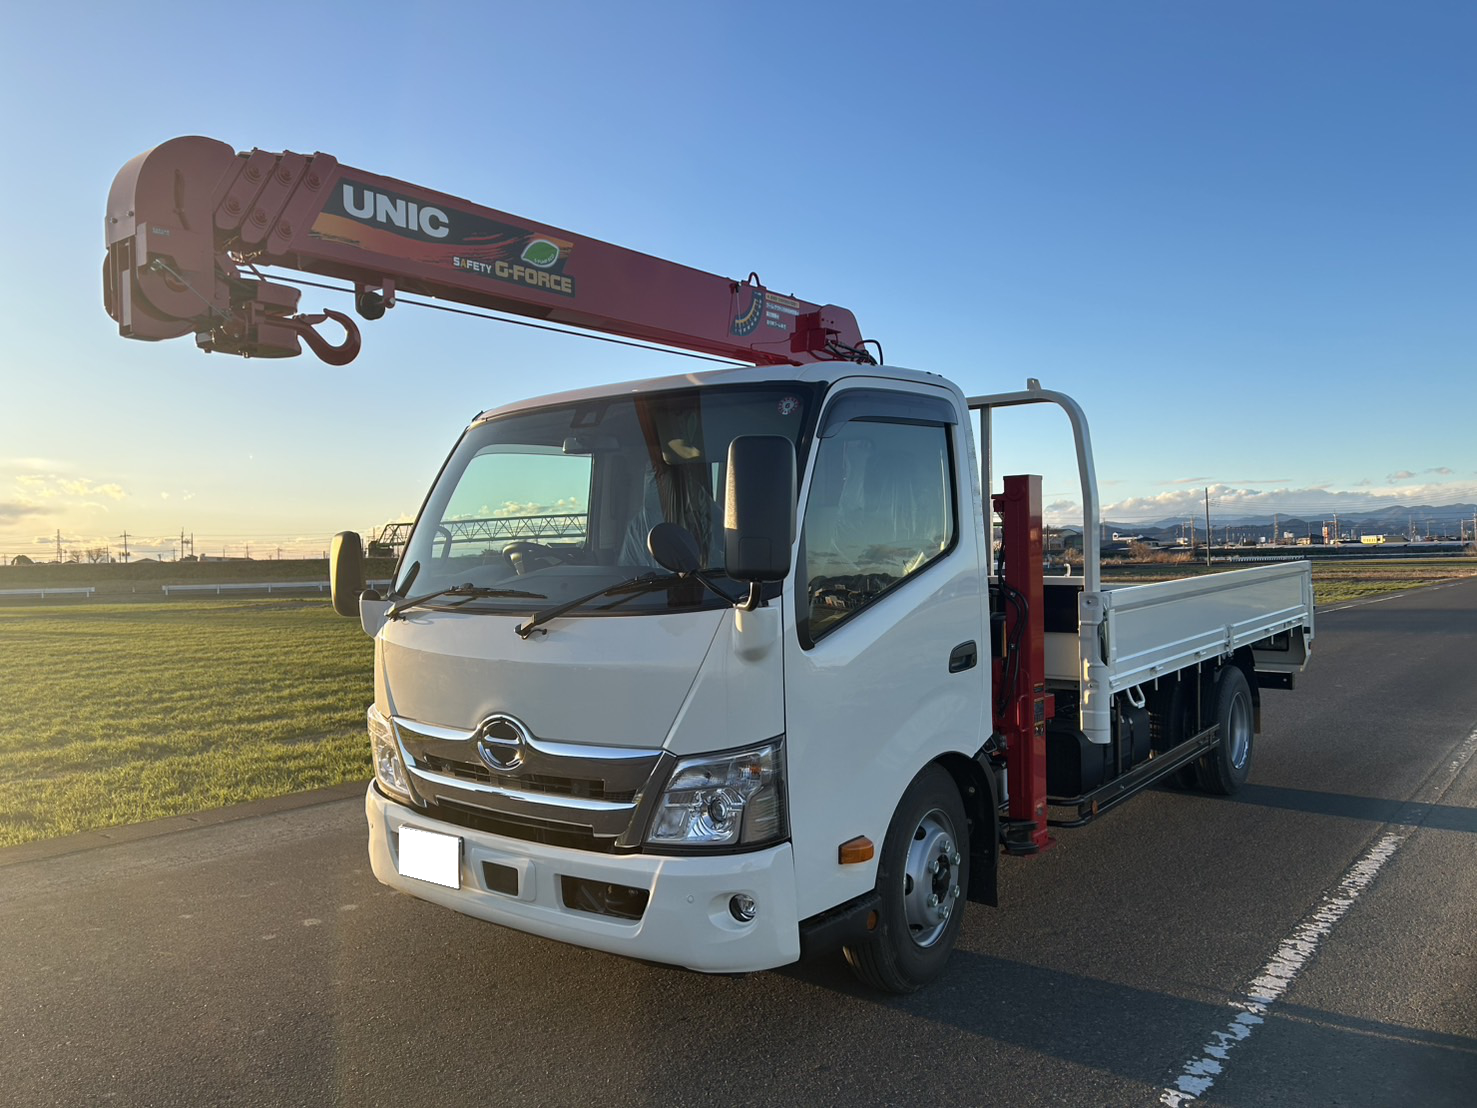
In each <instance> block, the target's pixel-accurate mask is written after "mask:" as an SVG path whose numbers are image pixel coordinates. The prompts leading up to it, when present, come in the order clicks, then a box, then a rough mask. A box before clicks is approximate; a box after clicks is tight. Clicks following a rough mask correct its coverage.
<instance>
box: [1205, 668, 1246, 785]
mask: <svg viewBox="0 0 1477 1108" xmlns="http://www.w3.org/2000/svg"><path fill="white" fill-rule="evenodd" d="M1215 721H1216V724H1217V726H1218V727H1219V729H1220V741H1219V742H1217V743H1216V746H1215V749H1214V750H1212V751H1210V753H1208V754H1206V755H1205V757H1204V758H1202V759H1201V761H1200V766H1199V770H1200V773H1199V785H1200V788H1201V789H1202V790H1204V791H1205V792H1208V793H1215V794H1217V795H1219V796H1230V795H1231V794H1232V793H1234V792H1235V791H1236V790H1237V789H1239V788H1241V786H1242V785H1244V784H1245V783H1246V778H1247V777H1248V776H1249V775H1250V774H1251V748H1252V744H1253V742H1254V740H1255V738H1256V716H1255V713H1254V712H1253V710H1252V700H1251V686H1250V685H1249V684H1247V682H1246V674H1244V673H1242V672H1241V670H1240V669H1239V668H1237V667H1236V666H1231V665H1228V666H1226V667H1225V668H1224V669H1223V670H1221V675H1220V677H1219V678H1218V679H1217V680H1216V683H1215Z"/></svg>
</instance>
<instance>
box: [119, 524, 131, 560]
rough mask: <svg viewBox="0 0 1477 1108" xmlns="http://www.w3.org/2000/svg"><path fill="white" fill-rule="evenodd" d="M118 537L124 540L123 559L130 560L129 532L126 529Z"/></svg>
mask: <svg viewBox="0 0 1477 1108" xmlns="http://www.w3.org/2000/svg"><path fill="white" fill-rule="evenodd" d="M118 537H119V538H120V539H122V540H123V560H124V561H125V562H126V561H128V558H129V554H128V532H127V531H126V530H125V531H124V532H123V534H121V535H119V536H118Z"/></svg>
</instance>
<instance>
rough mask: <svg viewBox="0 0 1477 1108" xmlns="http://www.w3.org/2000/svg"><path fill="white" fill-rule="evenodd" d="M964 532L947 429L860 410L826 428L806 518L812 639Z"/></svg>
mask: <svg viewBox="0 0 1477 1108" xmlns="http://www.w3.org/2000/svg"><path fill="white" fill-rule="evenodd" d="M956 534H957V523H956V514H955V511H954V482H953V464H952V457H951V453H950V449H949V429H948V427H946V426H942V425H939V424H930V423H912V422H910V423H896V422H884V421H877V420H872V419H866V418H859V419H853V420H851V421H850V422H847V423H845V424H843V425H842V426H841V427H840V428H839V429H837V430H836V431H835V432H834V433H833V434H830V435H829V436H828V437H826V438H823V439H822V440H821V442H820V446H819V449H818V451H817V453H816V460H815V473H814V475H813V477H812V479H811V486H810V498H809V501H808V503H807V505H806V509H805V520H804V523H803V526H802V532H801V538H802V550H803V573H802V576H801V580H803V581H804V582H805V585H806V590H807V599H806V600H805V601H803V602H802V617H804V618H806V621H807V624H808V626H807V627H806V628H805V629H804V630H803V632H802V636H801V641H802V642H805V641H806V640H807V639H808V641H809V642H811V643H813V642H815V641H816V640H818V639H820V638H821V636H823V635H824V634H826V633H827V632H828V631H830V630H831V629H832V628H834V627H835V626H836V625H838V624H840V623H842V622H844V621H845V620H847V619H849V618H851V617H852V616H853V615H855V614H856V613H857V612H859V611H861V610H863V609H864V608H866V607H868V606H869V605H870V604H872V603H873V602H874V601H876V600H877V599H878V598H879V597H881V596H883V595H885V594H887V593H889V592H891V591H892V590H893V589H895V588H897V587H898V586H899V585H900V584H902V583H903V582H904V581H906V580H907V579H909V578H910V577H912V576H914V575H915V574H917V573H920V572H921V571H923V570H924V569H926V568H927V567H928V566H929V565H930V564H932V563H933V562H934V561H936V560H937V559H938V558H939V557H940V556H942V555H943V554H944V553H946V552H947V551H948V550H949V549H950V548H952V547H953V545H954V541H955V537H956Z"/></svg>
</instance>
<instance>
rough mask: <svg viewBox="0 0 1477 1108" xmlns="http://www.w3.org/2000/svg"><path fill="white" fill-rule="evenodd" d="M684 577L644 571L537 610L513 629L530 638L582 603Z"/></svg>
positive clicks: (676, 581) (666, 585) (666, 584)
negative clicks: (543, 626)
mask: <svg viewBox="0 0 1477 1108" xmlns="http://www.w3.org/2000/svg"><path fill="white" fill-rule="evenodd" d="M683 580H684V578H683V577H682V575H681V574H680V573H643V574H641V575H640V576H639V577H632V578H629V579H627V580H625V581H617V582H616V583H615V584H614V585H606V586H605V587H604V588H603V589H596V590H595V591H594V592H592V593H589V594H587V595H585V596H577V597H575V598H574V599H573V600H567V601H565V602H564V603H563V604H556V605H554V606H553V607H552V608H545V609H544V610H543V611H542V612H535V613H534V615H533V618H532V619H530V620H529V621H528V622H527V623H520V624H519V625H518V626H517V627H515V628H513V630H515V631H517V632H518V637H519V638H521V639H526V638H528V636H529V635H531V634H533V633H534V632H535V631H537V630H538V628H539V626H540V624H544V623H548V622H549V621H550V620H554V619H558V618H559V617H560V616H562V615H564V613H565V612H572V611H574V610H575V609H576V608H578V607H579V606H580V605H581V604H588V603H589V602H590V601H592V600H599V599H600V598H601V597H602V596H616V595H618V594H620V593H623V592H628V593H633V594H634V593H641V592H649V591H650V590H652V589H658V588H662V589H665V588H669V587H670V586H672V585H676V584H680V583H681V582H682V581H683Z"/></svg>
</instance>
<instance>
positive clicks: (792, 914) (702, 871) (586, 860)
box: [364, 784, 800, 973]
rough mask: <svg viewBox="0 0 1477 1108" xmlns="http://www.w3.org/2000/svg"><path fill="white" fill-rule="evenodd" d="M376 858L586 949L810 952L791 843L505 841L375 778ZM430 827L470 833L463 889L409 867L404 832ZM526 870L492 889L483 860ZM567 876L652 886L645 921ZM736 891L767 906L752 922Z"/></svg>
mask: <svg viewBox="0 0 1477 1108" xmlns="http://www.w3.org/2000/svg"><path fill="white" fill-rule="evenodd" d="M364 812H365V815H366V817H367V818H368V820H369V863H370V866H371V867H372V868H373V870H374V875H375V877H376V878H378V879H379V881H380V882H381V883H382V884H384V885H388V886H389V887H390V888H392V889H397V890H399V891H400V892H404V893H409V894H411V895H412V896H416V897H419V898H420V899H422V900H428V901H430V902H431V903H433V904H440V905H441V906H443V907H446V908H451V909H453V910H455V911H458V912H461V913H463V914H464V915H468V916H475V917H476V918H478V919H484V920H488V921H489V922H491V923H500V924H502V925H504V926H505V927H513V928H516V929H518V930H519V931H527V932H529V933H531V934H534V935H542V936H544V937H545V938H549V939H559V940H560V941H562V942H567V943H573V944H575V945H576V946H584V947H590V948H591V949H594V950H604V951H608V952H609V953H611V954H624V955H626V956H628V957H631V958H644V959H646V960H648V961H653V962H665V963H669V964H671V965H678V966H685V967H687V968H688V969H694V970H701V971H703V972H707V973H743V972H748V971H751V970H764V969H773V968H774V967H775V966H783V965H787V964H789V963H790V962H793V961H795V960H796V959H798V958H799V957H800V928H799V922H798V920H797V918H796V912H797V910H798V909H797V905H796V900H795V867H794V860H793V857H792V854H791V849H790V844H788V843H783V844H781V845H780V846H776V847H771V848H770V849H768V850H762V851H756V852H754V853H752V854H719V855H698V856H684V857H672V856H666V855H657V854H624V855H615V854H598V853H592V852H586V851H582V850H569V849H565V848H561V847H554V846H545V845H543V844H540V843H531V842H523V841H521V840H518V839H509V838H503V837H502V836H499V835H493V834H489V833H487V832H484V831H474V830H471V829H469V828H465V827H457V826H454V825H452V824H447V823H441V822H439V821H437V820H433V819H429V818H427V817H426V816H424V815H422V814H420V813H419V812H417V811H416V810H415V809H414V808H409V807H406V806H405V805H403V804H397V803H396V802H394V801H392V800H388V799H386V798H385V797H384V796H383V795H382V794H381V793H380V791H379V790H378V789H377V788H375V786H374V785H373V784H371V785H370V786H369V790H368V792H367V793H366V795H365V798H364ZM403 826H410V827H418V828H422V829H424V830H427V831H435V832H438V833H440V834H443V835H453V836H455V837H457V838H459V839H460V840H461V842H462V847H461V864H460V879H461V888H459V889H451V888H447V887H445V886H443V885H436V884H432V883H431V882H428V881H421V880H418V879H416V878H414V877H404V876H402V875H401V874H400V872H399V869H398V866H397V862H398V859H399V834H400V828H401V827H403ZM484 862H491V863H494V864H496V865H500V866H506V867H510V868H512V869H514V870H516V871H517V873H518V892H517V894H516V895H511V894H509V893H502V892H495V891H493V890H492V889H491V888H489V886H488V884H487V882H486V880H485V876H484V869H483V863H484ZM564 878H573V879H576V880H579V881H588V882H596V883H600V884H605V883H609V884H615V885H625V886H630V887H633V888H636V889H644V890H646V891H647V892H648V893H649V894H650V895H649V899H648V901H647V904H646V907H645V910H644V912H642V913H641V917H640V919H636V920H632V919H623V918H618V917H616V916H611V915H601V914H596V913H594V912H590V911H583V910H580V909H577V908H572V907H569V906H568V905H567V904H566V903H565V899H564V892H563V889H564V885H565V882H564V881H563V879H564ZM735 893H747V894H748V895H749V896H751V897H753V898H754V900H755V902H756V903H757V904H758V913H757V915H756V916H755V918H754V919H753V920H752V921H751V922H749V923H740V922H739V921H738V920H736V919H734V918H733V915H732V914H731V913H730V912H729V908H728V905H729V900H730V898H731V897H732V896H733V895H734V894H735Z"/></svg>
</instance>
